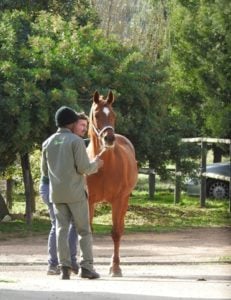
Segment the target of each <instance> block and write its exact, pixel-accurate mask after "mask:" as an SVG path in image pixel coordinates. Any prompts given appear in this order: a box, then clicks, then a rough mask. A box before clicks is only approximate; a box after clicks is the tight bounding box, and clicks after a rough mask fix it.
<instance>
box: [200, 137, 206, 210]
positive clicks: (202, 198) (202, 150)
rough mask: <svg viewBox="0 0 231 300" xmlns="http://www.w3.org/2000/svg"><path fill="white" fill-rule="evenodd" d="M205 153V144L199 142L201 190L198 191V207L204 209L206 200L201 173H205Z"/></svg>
mask: <svg viewBox="0 0 231 300" xmlns="http://www.w3.org/2000/svg"><path fill="white" fill-rule="evenodd" d="M206 152H207V143H206V142H203V141H202V142H201V173H200V179H201V190H200V205H201V207H205V199H206V177H205V176H204V175H203V173H205V172H206V154H207V153H206Z"/></svg>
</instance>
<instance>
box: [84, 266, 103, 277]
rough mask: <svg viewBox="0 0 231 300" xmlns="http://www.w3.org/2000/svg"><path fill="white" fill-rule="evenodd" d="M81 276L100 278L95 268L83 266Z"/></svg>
mask: <svg viewBox="0 0 231 300" xmlns="http://www.w3.org/2000/svg"><path fill="white" fill-rule="evenodd" d="M80 277H81V278H88V279H97V278H100V275H99V274H98V273H97V272H96V271H94V270H92V271H89V270H87V269H84V268H81V273H80Z"/></svg>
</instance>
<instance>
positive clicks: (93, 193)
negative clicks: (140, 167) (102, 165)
mask: <svg viewBox="0 0 231 300" xmlns="http://www.w3.org/2000/svg"><path fill="white" fill-rule="evenodd" d="M125 175H126V174H125V173H124V172H121V171H120V172H118V170H117V171H113V170H110V171H109V170H108V171H107V172H102V171H101V172H98V173H96V174H92V175H90V176H88V177H87V185H88V191H89V200H90V202H103V201H108V202H112V201H113V199H114V198H119V197H120V196H122V195H123V196H124V195H130V194H131V192H132V190H133V188H134V186H135V184H136V181H137V174H136V173H133V174H131V175H129V176H125Z"/></svg>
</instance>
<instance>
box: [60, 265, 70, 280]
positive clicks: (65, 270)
mask: <svg viewBox="0 0 231 300" xmlns="http://www.w3.org/2000/svg"><path fill="white" fill-rule="evenodd" d="M70 275H71V268H70V267H65V266H62V267H61V277H60V278H61V279H64V280H66V279H67V280H68V279H70Z"/></svg>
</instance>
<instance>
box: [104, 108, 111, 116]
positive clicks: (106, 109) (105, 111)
mask: <svg viewBox="0 0 231 300" xmlns="http://www.w3.org/2000/svg"><path fill="white" fill-rule="evenodd" d="M103 112H104V113H105V115H106V116H107V117H108V115H109V114H110V109H109V108H108V107H104V108H103Z"/></svg>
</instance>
